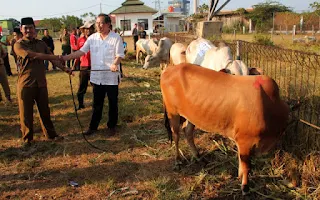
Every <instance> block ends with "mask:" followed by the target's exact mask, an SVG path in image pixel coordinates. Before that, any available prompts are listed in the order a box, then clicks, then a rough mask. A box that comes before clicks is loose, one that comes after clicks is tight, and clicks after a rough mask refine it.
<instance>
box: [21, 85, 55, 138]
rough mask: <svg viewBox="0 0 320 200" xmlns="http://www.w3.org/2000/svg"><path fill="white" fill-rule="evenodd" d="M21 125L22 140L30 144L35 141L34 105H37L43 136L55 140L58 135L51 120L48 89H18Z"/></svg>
mask: <svg viewBox="0 0 320 200" xmlns="http://www.w3.org/2000/svg"><path fill="white" fill-rule="evenodd" d="M17 96H18V104H19V112H20V125H21V132H22V138H23V140H24V141H26V142H29V141H31V140H33V105H34V104H36V105H37V108H38V111H39V114H40V123H41V128H42V131H43V134H44V135H45V137H46V138H54V137H56V136H57V133H56V131H55V129H54V126H53V123H52V121H51V118H50V108H49V101H48V89H47V87H19V86H18V88H17Z"/></svg>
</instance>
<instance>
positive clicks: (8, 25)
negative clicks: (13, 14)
mask: <svg viewBox="0 0 320 200" xmlns="http://www.w3.org/2000/svg"><path fill="white" fill-rule="evenodd" d="M13 28H14V27H13V22H12V20H0V32H2V33H3V34H4V35H10V34H11V33H12V31H13Z"/></svg>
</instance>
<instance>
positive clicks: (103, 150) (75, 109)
mask: <svg viewBox="0 0 320 200" xmlns="http://www.w3.org/2000/svg"><path fill="white" fill-rule="evenodd" d="M104 71H105V70H104ZM69 83H70V89H71V94H72V101H73V106H74V111H75V115H76V118H77V121H78V124H79V126H80V130H81V134H82V136H83V139H84V140H85V141H86V142H87V143H88V144H89V145H90V146H91V147H93V148H95V149H97V150H99V151H102V152H107V150H105V149H101V148H99V147H97V146H95V145H94V144H92V143H91V142H89V141H88V140H87V138H86V136H85V134H84V132H83V126H82V124H81V122H80V119H79V116H78V111H77V106H76V102H75V100H74V94H73V87H72V81H71V75H69ZM108 151H110V150H108ZM112 153H113V152H112Z"/></svg>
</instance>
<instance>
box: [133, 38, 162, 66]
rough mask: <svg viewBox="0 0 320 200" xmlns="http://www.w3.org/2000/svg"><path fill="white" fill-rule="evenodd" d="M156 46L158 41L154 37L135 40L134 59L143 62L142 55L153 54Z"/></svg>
mask: <svg viewBox="0 0 320 200" xmlns="http://www.w3.org/2000/svg"><path fill="white" fill-rule="evenodd" d="M157 47H158V41H157V40H154V39H139V40H138V41H137V42H136V61H137V63H139V61H140V63H141V64H143V60H142V57H143V55H151V54H153V53H154V52H155V51H156V49H157Z"/></svg>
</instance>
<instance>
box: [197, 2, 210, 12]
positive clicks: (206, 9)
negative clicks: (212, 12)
mask: <svg viewBox="0 0 320 200" xmlns="http://www.w3.org/2000/svg"><path fill="white" fill-rule="evenodd" d="M198 9H199V12H200V13H201V14H202V13H207V12H208V11H209V6H208V5H207V4H205V3H204V4H202V5H201V6H199V7H198Z"/></svg>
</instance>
